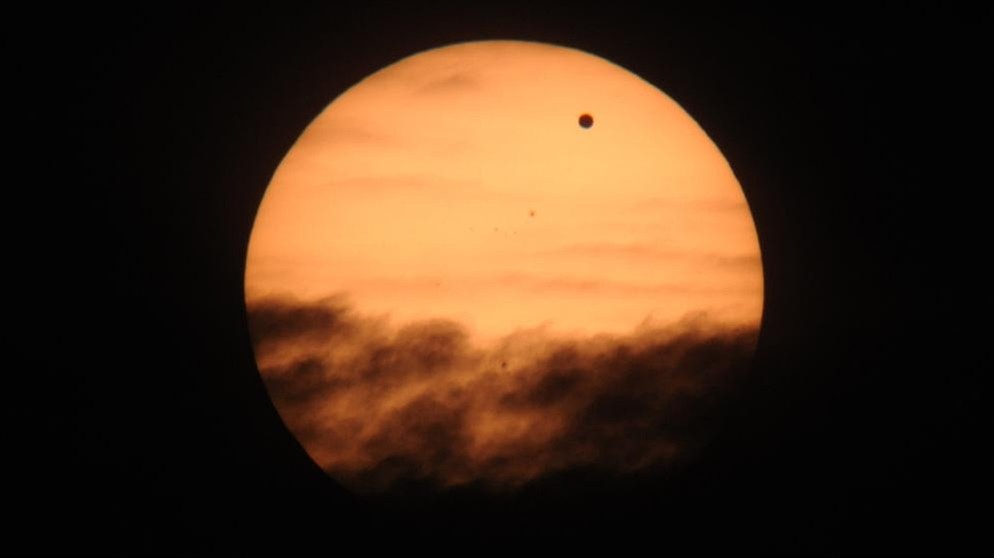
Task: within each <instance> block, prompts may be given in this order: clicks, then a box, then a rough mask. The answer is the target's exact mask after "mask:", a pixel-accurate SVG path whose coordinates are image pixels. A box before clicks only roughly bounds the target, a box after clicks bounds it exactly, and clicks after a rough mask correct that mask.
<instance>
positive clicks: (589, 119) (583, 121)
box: [580, 114, 594, 128]
mask: <svg viewBox="0 0 994 558" xmlns="http://www.w3.org/2000/svg"><path fill="white" fill-rule="evenodd" d="M593 125H594V117H593V116H590V115H589V114H581V115H580V126H581V127H583V128H589V127H591V126H593Z"/></svg>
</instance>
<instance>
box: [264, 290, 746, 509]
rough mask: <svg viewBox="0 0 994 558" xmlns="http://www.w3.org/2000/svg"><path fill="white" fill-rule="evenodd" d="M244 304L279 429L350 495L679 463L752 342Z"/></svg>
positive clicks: (700, 333) (687, 327) (739, 333)
mask: <svg viewBox="0 0 994 558" xmlns="http://www.w3.org/2000/svg"><path fill="white" fill-rule="evenodd" d="M248 309H249V323H250V328H251V335H252V339H253V342H254V346H255V349H256V356H257V360H258V362H259V366H260V371H261V373H262V376H263V379H264V381H265V383H266V385H267V387H268V389H269V392H270V395H271V397H272V398H273V401H274V403H275V404H276V406H277V408H278V409H279V411H280V413H281V415H282V416H283V418H284V420H285V421H286V423H287V425H288V427H289V428H290V430H291V431H293V432H294V434H295V435H296V436H297V437H298V438H299V440H300V442H301V443H302V444H303V446H304V447H305V448H306V449H307V451H308V452H309V453H310V455H311V456H312V457H313V458H314V459H315V460H316V461H317V462H318V463H319V464H320V465H321V467H322V468H324V469H325V470H326V471H327V472H328V473H329V474H330V475H331V476H333V477H334V478H336V479H338V480H340V481H342V482H343V483H344V484H346V485H347V486H349V487H351V488H352V489H354V490H356V491H359V492H366V493H377V492H385V491H390V490H391V489H394V488H396V487H400V486H404V485H409V484H411V483H416V484H419V485H423V486H433V487H437V488H445V487H452V486H457V485H463V484H469V483H475V484H477V485H483V486H488V487H490V488H493V489H496V490H502V489H514V488H516V487H519V486H521V485H522V484H524V483H527V482H529V481H531V480H534V479H538V478H540V477H543V476H546V475H550V474H555V473H559V472H563V471H568V470H571V469H575V468H591V467H593V468H600V469H602V470H606V471H610V472H614V473H618V474H625V473H630V472H636V471H644V470H647V469H650V468H665V467H667V466H670V465H673V464H676V463H679V462H681V461H683V460H685V459H687V458H689V457H692V455H693V453H694V451H695V448H697V447H699V445H700V444H701V443H702V442H703V441H704V440H705V439H706V437H707V433H708V431H709V430H710V429H711V428H712V427H713V424H714V417H715V416H716V411H718V410H719V406H720V402H721V400H722V397H723V396H724V395H725V394H726V393H727V392H728V391H729V390H730V389H732V388H733V386H734V385H735V382H736V380H737V379H738V378H740V377H741V375H742V374H743V372H744V371H745V369H746V368H747V366H748V362H749V359H750V357H751V354H752V350H753V347H754V346H755V340H756V331H755V330H753V329H717V328H716V326H714V325H713V324H711V323H709V322H708V321H707V320H706V319H703V318H701V319H697V320H688V321H686V322H684V323H681V324H678V325H675V326H672V327H669V328H662V329H640V330H637V331H635V332H633V333H632V334H630V335H627V336H594V337H589V338H583V339H578V338H564V337H556V336H554V335H551V334H548V333H547V332H544V331H542V330H532V331H519V332H516V333H514V334H511V335H509V336H507V337H504V338H503V339H501V340H499V341H497V342H494V343H493V344H491V345H489V346H485V347H481V346H476V345H474V344H473V343H472V342H471V340H470V337H469V335H468V334H467V332H466V330H465V328H463V327H462V326H461V325H460V324H457V323H454V322H451V321H446V320H429V321H424V322H417V323H410V324H405V325H403V326H400V327H394V326H392V325H391V324H390V323H389V322H388V321H387V320H386V319H385V318H377V317H368V316H360V315H358V314H357V313H355V312H354V311H353V310H352V309H351V308H349V306H348V305H347V304H346V303H345V302H344V299H342V298H332V299H327V300H324V301H321V302H317V303H313V304H305V303H299V302H295V301H291V300H287V299H275V298H269V299H264V300H258V301H255V302H252V303H250V304H249V308H248Z"/></svg>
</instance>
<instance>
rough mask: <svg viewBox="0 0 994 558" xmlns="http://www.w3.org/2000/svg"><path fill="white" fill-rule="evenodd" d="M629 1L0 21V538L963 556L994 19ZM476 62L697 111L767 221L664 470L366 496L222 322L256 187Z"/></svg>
mask: <svg viewBox="0 0 994 558" xmlns="http://www.w3.org/2000/svg"><path fill="white" fill-rule="evenodd" d="M619 6H620V5H619V4H617V3H613V2H611V3H606V4H605V5H604V6H601V7H600V8H597V9H590V10H586V9H577V8H568V9H558V8H557V9H552V8H543V7H540V5H539V4H538V3H527V4H525V5H523V6H519V7H517V8H507V7H502V8H494V9H487V8H480V7H464V8H462V9H446V10H441V9H438V10H430V9H424V8H417V9H415V8H408V9H405V10H402V11H399V12H395V11H389V10H386V9H381V8H376V7H369V5H367V4H362V3H354V4H352V5H351V7H345V8H342V7H339V8H334V9H332V8H326V9H323V10H319V11H306V10H293V9H289V8H277V7H270V8H268V9H261V8H260V9H252V10H248V9H245V8H239V9H237V10H233V11H228V10H221V9H217V10H214V11H204V10H201V9H180V8H157V9H152V8H140V9H136V11H131V12H126V13H118V12H111V11H106V10H105V11H95V12H94V11H79V12H77V13H54V12H53V13H41V14H32V15H30V16H29V15H22V16H18V17H12V18H11V20H10V21H9V23H8V25H9V26H10V27H12V35H11V38H10V39H9V41H8V44H9V46H8V48H7V55H8V58H9V60H10V66H11V68H12V69H11V71H12V75H13V76H14V78H15V79H11V81H10V83H9V84H8V85H7V88H8V91H7V93H6V94H7V96H8V97H9V99H10V100H9V101H8V110H10V111H11V114H10V115H9V118H10V120H11V122H12V123H13V124H12V128H9V129H10V130H11V132H10V133H11V134H12V135H14V134H16V135H17V136H16V137H20V138H23V140H22V141H20V142H19V145H20V146H21V147H19V148H15V150H14V153H13V155H14V156H13V157H12V159H11V161H10V163H8V168H13V169H14V172H13V173H12V175H11V177H10V183H9V185H8V192H10V196H9V198H8V203H10V205H7V206H5V209H6V213H7V216H6V217H5V222H4V226H5V232H6V233H7V235H6V236H7V239H8V246H9V247H10V250H12V251H13V256H14V258H13V260H14V262H15V263H14V264H12V265H11V266H10V268H9V271H8V275H9V276H12V277H13V286H12V288H11V289H10V291H9V293H10V295H11V296H12V298H13V300H12V301H11V303H10V304H8V308H10V309H12V311H10V312H8V313H6V316H7V317H8V320H9V321H8V326H9V328H11V329H12V331H13V333H12V338H9V339H8V342H9V343H10V345H11V347H12V354H13V359H12V362H13V366H11V367H9V368H7V374H6V376H7V388H6V389H5V390H4V394H5V395H4V397H5V399H6V403H7V405H6V413H5V416H6V417H7V419H8V420H7V423H8V425H9V426H11V428H10V430H11V432H12V435H11V436H9V437H7V440H6V441H5V444H7V446H8V448H9V449H8V451H6V452H5V455H7V457H6V458H5V459H6V461H7V464H8V465H10V466H11V471H13V472H12V473H10V474H9V476H8V478H9V479H10V480H11V481H12V486H13V487H14V488H15V490H14V491H13V494H14V498H13V500H11V501H12V502H13V503H14V504H13V505H15V506H16V509H18V510H21V512H20V513H19V514H18V516H19V517H20V518H21V520H20V521H18V522H15V524H14V525H13V531H15V532H18V533H20V534H25V535H27V536H28V537H29V540H31V541H34V542H35V543H40V544H43V545H49V544H57V545H58V544H67V545H69V546H70V547H72V548H74V549H76V550H82V549H89V548H93V549H101V550H102V551H103V552H104V553H106V554H109V555H115V554H126V555H144V554H156V553H159V552H163V553H167V554H175V552H176V551H182V552H181V553H183V554H185V553H194V554H195V553H198V552H203V553H207V554H218V553H220V554H224V553H228V552H238V551H245V552H246V553H247V554H254V553H260V554H261V553H263V552H264V551H267V550H277V551H282V552H286V553H287V554H286V555H295V554H297V553H298V552H302V551H305V550H319V551H324V552H335V551H341V550H342V549H343V548H345V547H344V546H343V545H346V544H350V543H352V544H354V543H360V544H369V545H372V546H373V547H383V546H388V547H399V548H401V549H408V550H413V549H426V550H428V551H433V552H439V553H443V554H444V553H446V551H458V550H461V549H462V550H467V551H473V550H476V549H479V548H481V545H486V547H487V548H492V547H495V546H497V547H499V546H501V545H507V547H508V548H509V549H512V550H515V551H519V550H520V549H522V548H532V547H534V546H536V545H539V546H548V547H551V548H558V549H562V550H563V551H569V550H571V549H577V548H580V549H591V548H604V549H605V550H607V551H611V552H612V553H614V552H618V551H619V549H621V548H625V547H632V548H637V547H638V546H639V545H640V544H648V545H649V546H648V548H649V549H650V550H652V549H658V550H659V551H660V552H666V551H679V550H687V549H697V550H701V551H706V550H740V551H741V550H748V549H753V550H759V549H775V550H777V549H778V550H794V551H804V552H805V553H807V554H823V553H828V554H850V553H852V552H855V551H858V550H866V549H870V548H873V549H878V550H894V549H898V548H921V547H925V546H931V547H934V548H936V549H941V550H946V551H948V550H950V549H952V548H956V547H959V546H961V545H964V544H966V543H967V542H969V541H971V540H974V539H977V540H979V539H980V535H981V530H982V529H983V528H985V527H986V526H985V525H982V523H981V516H980V515H975V512H974V511H973V507H974V506H979V508H980V509H983V508H984V507H985V506H986V505H987V503H988V502H989V493H988V492H987V490H986V485H987V484H988V480H989V479H988V474H989V470H990V462H989V458H987V459H986V460H985V459H984V458H982V457H981V455H982V454H983V451H984V449H985V446H986V445H987V444H986V441H987V439H988V438H989V431H988V430H987V428H986V427H985V426H983V423H982V417H984V416H986V413H982V411H983V410H985V409H986V407H987V405H988V404H987V401H986V397H985V395H984V391H983V390H982V389H981V385H982V379H983V378H982V375H983V371H982V369H983V368H984V367H985V366H988V367H989V365H990V357H989V351H988V354H981V353H982V349H984V348H985V347H986V346H985V345H984V344H983V340H982V339H981V334H982V333H986V332H987V330H989V326H987V325H986V324H987V323H988V322H989V316H988V310H987V309H986V307H987V302H986V301H989V299H990V295H989V290H988V289H989V287H988V286H987V285H986V281H984V280H983V278H982V277H983V276H982V275H981V274H980V272H979V269H978V268H977V266H978V262H981V261H982V260H983V259H985V258H984V256H985V255H986V254H987V252H989V249H988V248H986V247H981V246H980V240H981V238H984V237H982V236H981V233H980V230H981V227H980V223H981V222H982V221H981V220H980V217H979V216H977V213H979V211H980V210H979V208H980V207H981V205H982V204H981V203H980V200H982V199H983V198H982V196H981V192H980V190H981V189H982V188H984V189H986V187H988V186H989V184H990V179H989V175H986V174H982V173H980V170H981V169H979V165H980V163H981V162H982V161H985V160H987V159H989V155H988V154H987V153H986V152H985V151H984V150H982V148H984V147H986V144H989V143H990V141H989V132H988V131H987V129H988V128H987V123H988V122H989V118H988V111H987V109H986V107H984V106H983V105H982V104H981V101H984V102H985V103H986V102H987V99H988V97H987V96H986V95H985V93H984V92H983V91H981V90H980V89H979V76H980V74H982V73H983V71H984V68H985V67H986V66H987V65H989V61H987V60H986V58H987V57H986V56H985V55H984V54H983V50H982V46H983V45H985V44H986V40H985V38H984V37H985V33H987V29H988V28H989V25H990V23H991V18H990V13H989V10H977V11H970V10H959V11H954V10H951V9H949V10H944V11H940V12H935V13H930V12H924V11H914V12H912V11H907V10H906V9H905V8H903V7H899V6H895V7H893V8H890V9H884V8H876V9H873V10H870V11H866V10H848V9H847V10H843V9H833V10H828V9H826V10H825V11H820V12H819V11H818V10H814V11H812V12H810V13H809V12H808V10H807V9H805V10H803V11H798V12H794V13H785V12H772V11H758V12H757V11H738V12H726V11H722V10H720V9H718V8H712V9H707V10H701V11H700V12H698V13H694V14H689V13H683V12H680V11H676V10H665V9H663V10H661V11H659V12H658V13H655V14H653V13H651V12H649V11H646V10H644V9H638V10H636V9H630V8H622V7H619ZM483 38H508V39H529V40H538V41H545V42H552V43H558V44H563V45H566V46H572V47H576V48H580V49H583V50H587V51H589V52H592V53H595V54H598V55H600V56H603V57H605V58H607V59H609V60H612V61H614V62H616V63H618V64H620V65H622V66H624V67H626V68H628V69H630V70H632V71H633V72H635V73H637V74H639V75H641V76H642V77H644V78H645V79H647V80H648V81H649V82H651V83H653V84H655V85H656V86H658V87H660V88H661V89H663V90H664V91H666V92H667V93H668V94H669V95H670V96H672V97H673V98H674V99H676V101H677V102H678V103H680V104H681V105H682V106H683V107H684V108H685V109H686V110H687V111H688V112H689V113H690V114H691V115H692V116H693V117H694V118H695V119H697V121H698V122H699V123H700V124H701V125H702V127H703V128H704V129H705V130H706V131H707V132H708V134H709V135H710V136H711V137H712V139H713V140H714V141H715V142H716V143H717V145H718V146H719V147H720V148H721V150H722V151H723V153H724V155H725V156H726V158H727V159H728V160H729V162H730V163H731V166H732V168H733V169H734V170H735V172H736V175H737V176H738V177H739V179H740V182H741V183H742V185H743V188H744V189H745V192H746V196H747V198H748V200H749V203H750V205H751V207H752V210H753V215H754V218H755V220H756V224H757V228H758V232H759V237H760V243H761V246H762V251H763V260H764V262H763V263H764V269H765V274H766V275H765V278H766V289H767V290H766V309H765V318H764V324H763V330H762V332H761V337H760V346H759V350H758V353H757V356H756V359H755V362H754V366H753V370H752V371H751V376H750V377H749V379H748V381H746V382H745V388H744V389H743V390H742V391H741V392H740V393H739V395H738V397H736V398H734V399H733V400H732V401H731V403H729V405H728V408H727V420H726V421H725V423H724V427H723V428H722V429H721V431H720V433H719V434H718V436H717V437H715V438H714V439H713V442H712V443H711V445H710V446H709V447H708V448H707V449H706V450H705V452H704V454H703V455H702V456H701V458H700V459H699V460H698V461H697V462H696V463H695V464H693V465H692V466H690V467H688V468H686V469H685V470H681V471H678V472H676V473H673V474H670V475H668V476H666V477H663V478H657V477H650V478H639V479H635V478H621V479H619V478H611V477H609V476H605V475H598V474H596V473H592V472H582V473H581V472H577V473H575V474H569V475H562V476H559V477H555V478H549V479H546V480H544V481H542V482H540V483H537V484H535V485H534V486H532V487H530V488H529V489H528V490H526V491H525V492H522V493H520V494H517V495H515V496H507V497H500V498H493V497H487V496H485V495H481V494H480V493H478V492H476V491H474V490H472V489H469V490H465V491H460V492H457V493H450V494H444V495H434V496H432V495H427V496H425V495H422V496H420V497H418V498H409V499H398V500H391V501H386V502H373V503H370V502H364V501H359V500H357V499H355V498H352V497H351V496H349V495H348V494H347V493H346V492H345V491H344V490H342V489H341V488H339V487H338V486H337V485H335V484H334V482H333V481H331V480H330V479H328V478H327V477H326V476H325V475H324V474H323V473H322V472H321V471H320V470H319V469H318V468H317V467H316V466H315V465H314V464H313V463H312V462H311V461H310V460H309V458H308V457H307V455H306V454H305V453H304V452H303V450H302V449H301V448H300V446H299V445H298V444H297V443H296V441H295V440H294V439H293V437H292V436H291V435H290V434H289V433H288V431H287V430H286V429H285V427H284V426H283V424H282V423H281V421H280V419H279V417H278V415H277V414H276V412H275V410H274V408H273V407H272V405H271V403H270V402H269V399H268V397H267V394H266V392H265V389H264V388H263V385H262V382H261V380H260V378H259V375H258V372H257V370H256V368H255V363H254V361H253V358H252V352H251V346H250V342H249V337H248V330H247V326H246V323H245V309H244V305H243V300H242V273H243V271H244V268H243V263H244V257H245V251H246V247H247V243H248V235H249V231H250V230H251V225H252V221H253V218H254V214H255V210H256V208H257V207H258V204H259V201H260V199H261V196H262V193H263V191H264V189H265V186H266V184H267V182H268V180H269V178H270V176H271V173H272V172H273V170H274V169H275V167H276V165H277V164H278V163H279V161H280V159H281V158H282V156H283V155H284V153H285V152H286V150H287V149H288V148H289V147H290V145H291V144H292V142H293V141H294V140H295V139H296V137H297V135H298V134H299V133H300V131H301V130H302V129H303V127H304V126H305V125H306V124H307V123H308V122H309V121H310V120H311V119H312V118H313V117H314V116H315V115H316V114H317V113H318V112H319V111H320V110H321V109H322V108H324V106H325V105H326V104H327V103H328V102H330V101H331V100H332V99H333V98H334V97H335V96H336V95H338V94H339V93H340V92H341V91H343V90H344V89H345V88H346V87H348V86H350V85H351V84H353V83H355V82H356V81H358V80H359V79H361V78H362V77H364V76H366V75H368V74H369V73H371V72H373V71H375V70H377V69H379V68H381V67H382V66H384V65H386V64H388V63H391V62H393V61H395V60H397V59H399V58H400V57H403V56H405V55H408V54H411V53H414V52H417V51H420V50H423V49H425V48H429V47H432V46H440V45H443V44H447V43H452V42H457V41H461V40H471V39H483ZM985 193H986V192H985ZM981 287H982V288H983V290H980V289H981Z"/></svg>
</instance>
